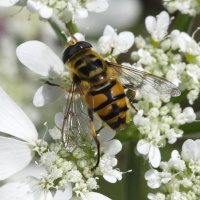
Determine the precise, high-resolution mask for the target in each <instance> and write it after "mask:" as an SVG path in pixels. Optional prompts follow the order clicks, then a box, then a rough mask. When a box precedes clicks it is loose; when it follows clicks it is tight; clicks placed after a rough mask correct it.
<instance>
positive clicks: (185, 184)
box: [145, 139, 200, 200]
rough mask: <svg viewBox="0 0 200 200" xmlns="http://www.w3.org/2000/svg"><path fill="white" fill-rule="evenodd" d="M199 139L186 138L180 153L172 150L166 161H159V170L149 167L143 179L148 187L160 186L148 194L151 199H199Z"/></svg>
mask: <svg viewBox="0 0 200 200" xmlns="http://www.w3.org/2000/svg"><path fill="white" fill-rule="evenodd" d="M199 148H200V140H195V141H194V140H191V139H188V140H186V141H185V142H184V144H183V146H182V152H181V155H179V153H178V151H177V150H173V151H172V153H171V158H170V159H169V161H168V162H161V163H160V171H157V170H155V169H150V170H148V171H147V172H146V173H145V179H146V180H147V184H148V186H149V187H150V188H153V189H155V188H160V192H157V193H156V194H152V193H150V194H148V198H149V199H151V200H158V199H159V200H171V199H180V200H182V199H194V200H195V199H199V198H200V193H199V180H200V173H199V172H200V150H199Z"/></svg>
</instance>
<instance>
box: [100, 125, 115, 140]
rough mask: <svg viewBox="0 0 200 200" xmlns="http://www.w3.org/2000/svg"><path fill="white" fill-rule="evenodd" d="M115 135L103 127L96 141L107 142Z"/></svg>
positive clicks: (112, 131)
mask: <svg viewBox="0 0 200 200" xmlns="http://www.w3.org/2000/svg"><path fill="white" fill-rule="evenodd" d="M115 133H116V131H114V130H111V129H110V128H107V127H104V128H102V129H101V131H100V132H99V136H98V139H99V140H100V141H104V142H106V141H109V140H111V139H112V138H114V137H115Z"/></svg>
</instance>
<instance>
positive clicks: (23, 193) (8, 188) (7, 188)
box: [0, 183, 35, 200]
mask: <svg viewBox="0 0 200 200" xmlns="http://www.w3.org/2000/svg"><path fill="white" fill-rule="evenodd" d="M29 192H30V188H29V186H28V185H27V184H24V183H8V184H6V185H4V186H2V187H1V188H0V194H1V200H14V199H19V200H35V199H34V196H33V193H31V194H30V193H29Z"/></svg>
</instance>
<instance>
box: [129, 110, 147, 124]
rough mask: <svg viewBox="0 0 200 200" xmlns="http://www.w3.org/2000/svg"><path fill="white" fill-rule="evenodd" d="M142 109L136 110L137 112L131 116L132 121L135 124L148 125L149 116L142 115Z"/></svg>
mask: <svg viewBox="0 0 200 200" xmlns="http://www.w3.org/2000/svg"><path fill="white" fill-rule="evenodd" d="M143 114H144V111H143V110H138V112H137V114H136V115H135V116H134V117H133V122H134V124H135V125H136V126H148V125H149V123H150V121H149V118H147V117H143Z"/></svg>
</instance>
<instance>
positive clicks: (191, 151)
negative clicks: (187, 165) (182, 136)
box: [181, 139, 198, 161]
mask: <svg viewBox="0 0 200 200" xmlns="http://www.w3.org/2000/svg"><path fill="white" fill-rule="evenodd" d="M197 151H198V149H197V145H196V143H195V141H194V140H191V139H188V140H186V141H185V142H184V143H183V146H182V152H181V156H182V158H183V160H185V161H190V159H193V160H195V159H196V158H197Z"/></svg>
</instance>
